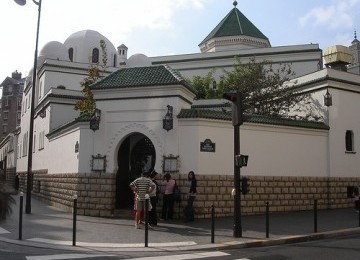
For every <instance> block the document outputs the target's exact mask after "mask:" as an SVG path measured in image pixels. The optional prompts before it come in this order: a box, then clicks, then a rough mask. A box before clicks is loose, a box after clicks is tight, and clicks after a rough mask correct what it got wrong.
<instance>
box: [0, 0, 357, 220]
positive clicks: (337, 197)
mask: <svg viewBox="0 0 360 260" xmlns="http://www.w3.org/2000/svg"><path fill="white" fill-rule="evenodd" d="M100 41H104V42H105V52H104V49H103V48H102V47H101V46H100ZM199 48H200V52H199V53H194V54H180V55H171V56H159V57H148V56H146V55H145V54H140V53H139V54H134V55H132V56H130V57H128V47H127V46H125V45H124V44H122V45H120V46H119V47H117V48H115V46H114V45H113V44H112V43H111V42H110V41H109V40H108V39H107V38H106V37H105V36H103V35H102V34H100V33H99V32H96V31H93V30H83V31H79V32H75V33H73V34H72V35H70V36H69V37H68V38H67V39H66V40H65V42H64V43H61V42H56V41H52V42H49V43H47V44H46V45H45V46H44V47H43V48H42V50H41V51H40V54H39V57H38V63H37V65H38V66H37V68H34V69H36V75H37V80H36V89H35V97H34V100H35V102H34V115H35V116H34V129H33V136H32V137H31V136H29V134H30V132H31V131H30V130H29V122H30V102H31V93H32V91H31V88H32V76H31V75H32V72H30V73H29V76H28V77H27V78H26V79H25V82H24V91H23V96H22V109H21V124H20V128H18V129H17V130H16V131H14V132H13V133H12V134H11V136H12V138H11V142H12V144H11V147H13V148H12V149H9V141H8V140H9V139H8V138H6V139H4V140H3V141H2V143H1V144H0V156H1V157H0V159H1V160H3V161H4V160H5V158H6V160H5V161H6V172H4V171H3V174H4V175H5V177H6V179H7V182H9V183H13V182H14V181H15V179H16V178H19V186H20V189H21V190H23V191H25V190H26V181H27V176H26V175H27V166H28V164H27V163H28V156H29V155H28V151H29V149H28V145H29V138H33V147H32V172H33V178H32V184H31V185H32V194H33V196H36V197H38V198H40V199H42V200H44V201H47V202H48V203H49V204H52V205H55V206H57V207H60V208H63V209H67V210H71V207H72V202H73V197H74V195H77V198H78V214H82V215H90V216H113V215H116V214H117V212H120V211H124V210H125V211H126V210H130V209H132V206H133V194H132V192H131V190H130V188H129V183H130V182H131V181H132V180H134V179H135V178H136V177H138V176H139V175H140V173H141V172H142V171H149V170H152V169H154V170H155V171H156V172H158V173H160V175H163V174H165V173H171V175H172V176H173V178H175V179H176V180H177V181H178V183H179V185H180V188H181V190H182V192H183V196H184V198H185V196H186V193H187V184H186V180H187V173H188V172H189V171H190V170H192V171H194V172H195V173H196V175H197V179H198V193H199V194H198V196H197V199H196V201H195V204H194V207H195V212H196V216H197V217H209V216H210V206H211V205H215V207H216V212H217V215H218V216H230V215H232V214H233V213H234V209H233V197H232V195H231V191H232V189H233V187H234V154H233V152H234V140H233V135H234V127H233V125H232V122H231V120H232V118H231V113H230V112H229V111H228V110H229V109H230V106H229V104H228V101H227V100H196V99H195V96H196V92H195V90H194V88H193V87H192V86H191V85H190V84H189V83H188V81H187V80H186V79H187V78H192V77H193V76H197V75H200V76H205V75H206V74H207V73H208V72H209V71H210V70H212V69H214V68H217V70H216V72H215V79H216V81H220V80H221V79H222V74H223V69H225V70H231V69H232V67H233V65H234V63H235V57H240V58H241V60H242V61H243V62H245V63H246V62H247V61H249V60H250V59H251V58H255V59H256V60H257V61H262V60H267V61H271V62H272V63H273V64H274V65H275V66H277V65H279V64H291V67H292V69H293V70H294V72H295V74H296V78H293V79H292V82H296V84H297V85H298V86H299V87H300V88H301V89H302V90H303V91H306V92H309V93H311V95H312V98H313V102H314V104H316V106H318V110H319V113H320V114H321V115H322V116H323V118H325V120H324V122H312V121H296V120H289V119H279V118H270V117H265V116H256V115H254V116H253V117H251V118H250V119H249V120H248V121H246V122H244V124H243V125H241V127H240V151H241V154H246V155H249V162H248V165H247V167H242V168H241V176H246V177H248V178H249V180H250V181H249V183H250V192H249V194H247V195H246V196H243V197H242V202H243V204H242V207H243V209H242V211H243V212H244V213H245V214H256V213H261V212H263V211H264V205H265V202H269V205H270V209H271V211H292V210H308V209H312V207H313V200H314V199H317V200H318V203H319V204H318V205H319V208H341V207H349V206H352V201H351V200H350V199H349V198H347V194H346V191H347V187H348V186H352V185H355V184H359V181H360V178H359V170H358V169H359V168H360V160H359V159H360V158H359V154H358V153H357V148H358V147H360V145H359V140H360V138H359V136H360V125H359V122H357V120H356V114H357V112H356V111H360V102H359V101H360V73H359V72H360V71H359V57H360V51H359V50H360V42H359V41H358V40H357V37H356V34H355V39H354V41H353V42H352V45H351V46H350V48H347V47H344V46H333V47H331V48H328V49H326V50H325V51H324V52H323V51H322V50H321V49H320V48H319V45H318V44H303V45H290V46H271V44H270V40H269V38H268V37H266V36H265V35H264V34H263V33H262V32H261V31H260V30H259V29H258V28H257V27H256V26H255V25H254V24H252V23H251V21H249V20H248V19H247V18H246V17H245V15H244V14H243V13H242V12H241V11H240V10H239V9H238V8H237V6H236V1H234V6H233V8H231V10H230V12H229V13H228V14H227V15H226V16H225V17H224V18H223V19H222V20H221V21H220V23H219V24H218V25H217V26H215V27H214V29H213V30H212V31H211V32H210V33H209V34H208V35H207V36H206V37H205V39H203V40H202V41H201V42H200V44H199ZM104 53H106V55H107V58H108V60H107V66H106V68H105V69H104V70H103V71H102V79H101V80H99V81H97V82H96V83H95V84H93V85H92V86H91V89H92V92H93V95H94V99H95V100H96V108H97V109H96V112H97V113H96V116H95V117H93V118H82V117H79V112H78V111H76V110H74V105H75V103H76V102H77V101H79V100H81V99H82V97H83V93H82V92H81V90H82V89H81V85H80V82H81V81H82V80H83V79H84V78H85V77H86V76H87V71H88V68H89V66H90V65H95V64H98V63H99V62H100V61H101V57H103V55H104ZM89 57H90V58H89ZM323 58H324V59H325V66H324V65H323ZM326 94H329V95H331V97H332V102H331V103H326V104H324V103H323V100H324V96H325V95H326ZM358 106H359V108H358ZM354 119H355V120H354ZM17 176H18V177H17ZM185 203H186V202H185V201H183V202H181V203H180V204H179V207H178V208H176V209H175V210H176V212H177V214H178V215H177V217H181V216H182V207H184V206H185Z"/></svg>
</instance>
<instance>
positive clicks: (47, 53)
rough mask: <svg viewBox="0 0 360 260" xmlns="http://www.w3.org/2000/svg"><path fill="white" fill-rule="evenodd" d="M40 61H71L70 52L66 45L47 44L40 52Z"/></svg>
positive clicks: (55, 42) (54, 42) (52, 42)
mask: <svg viewBox="0 0 360 260" xmlns="http://www.w3.org/2000/svg"><path fill="white" fill-rule="evenodd" d="M39 59H42V60H45V59H54V60H63V61H70V60H69V54H68V50H67V49H66V47H65V45H64V44H62V43H61V42H57V41H51V42H48V43H47V44H45V46H44V47H43V48H42V49H41V51H40V54H39Z"/></svg>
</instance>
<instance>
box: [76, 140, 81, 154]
mask: <svg viewBox="0 0 360 260" xmlns="http://www.w3.org/2000/svg"><path fill="white" fill-rule="evenodd" d="M79 146H80V145H79V141H76V144H75V153H78V152H79Z"/></svg>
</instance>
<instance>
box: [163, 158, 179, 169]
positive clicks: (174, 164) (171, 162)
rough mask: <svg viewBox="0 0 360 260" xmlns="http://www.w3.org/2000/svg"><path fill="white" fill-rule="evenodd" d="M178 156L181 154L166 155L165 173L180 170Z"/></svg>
mask: <svg viewBox="0 0 360 260" xmlns="http://www.w3.org/2000/svg"><path fill="white" fill-rule="evenodd" d="M178 158H179V156H174V155H169V156H164V164H163V171H164V173H177V172H178Z"/></svg>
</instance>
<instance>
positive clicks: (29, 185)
mask: <svg viewBox="0 0 360 260" xmlns="http://www.w3.org/2000/svg"><path fill="white" fill-rule="evenodd" d="M33 2H34V3H35V4H36V5H37V6H38V21H37V28H36V42H35V55H34V67H33V77H32V88H31V103H30V121H29V135H28V140H29V146H28V162H27V178H26V179H27V183H26V205H25V213H26V214H31V190H32V180H33V176H32V153H33V138H34V107H35V104H34V102H35V88H36V77H37V76H36V67H37V53H38V43H39V28H40V14H41V0H39V2H36V1H34V0H33Z"/></svg>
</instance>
